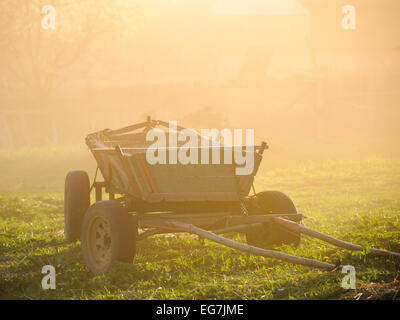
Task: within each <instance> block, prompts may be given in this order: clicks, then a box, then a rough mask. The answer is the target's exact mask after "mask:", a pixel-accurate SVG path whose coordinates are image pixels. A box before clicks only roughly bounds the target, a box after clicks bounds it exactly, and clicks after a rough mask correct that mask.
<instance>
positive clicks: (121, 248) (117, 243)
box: [81, 200, 138, 275]
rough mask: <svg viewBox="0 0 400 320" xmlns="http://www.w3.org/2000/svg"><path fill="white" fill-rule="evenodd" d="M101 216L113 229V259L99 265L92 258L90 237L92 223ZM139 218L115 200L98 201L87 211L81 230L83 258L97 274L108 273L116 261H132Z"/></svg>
mask: <svg viewBox="0 0 400 320" xmlns="http://www.w3.org/2000/svg"><path fill="white" fill-rule="evenodd" d="M98 216H101V217H102V218H103V219H105V220H106V221H107V223H108V224H109V226H110V229H111V259H110V260H111V261H110V263H108V264H107V265H105V266H100V267H99V266H98V265H96V264H95V263H93V261H92V260H91V259H90V252H89V250H90V249H89V245H88V237H89V236H90V235H89V230H90V223H91V222H92V221H93V219H94V218H95V217H98ZM137 233H138V228H137V219H136V218H135V217H134V216H132V215H130V214H129V213H128V212H127V211H126V209H125V208H124V207H123V206H121V204H120V203H119V202H118V201H115V200H103V201H98V202H96V203H94V204H93V205H91V206H90V207H89V209H88V211H87V212H86V214H85V216H84V219H83V224H82V231H81V235H82V236H81V243H82V253H83V258H84V260H85V262H86V265H87V266H88V268H89V269H90V270H91V271H92V272H93V274H95V275H100V274H103V273H106V272H107V271H108V270H109V269H110V268H111V267H112V266H113V264H114V262H115V261H120V262H124V263H132V262H133V258H134V256H135V253H136V238H137Z"/></svg>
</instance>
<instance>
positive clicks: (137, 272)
mask: <svg viewBox="0 0 400 320" xmlns="http://www.w3.org/2000/svg"><path fill="white" fill-rule="evenodd" d="M29 152H30V153H29ZM29 152H28V151H24V152H21V153H20V154H13V155H8V154H0V166H1V167H2V175H3V177H2V182H1V184H0V189H1V190H2V192H1V193H0V194H1V196H0V299H10V298H16V299H351V298H354V297H355V296H356V295H357V297H360V298H361V299H364V298H368V297H371V298H373V299H375V298H387V299H391V298H392V297H393V296H394V295H395V292H396V290H399V289H400V288H399V287H400V284H399V283H400V282H399V281H397V280H396V277H399V270H400V265H399V262H395V261H393V260H391V259H387V258H381V257H380V258H377V257H372V256H370V255H368V254H367V252H359V253H351V252H349V251H346V250H342V249H337V248H335V247H333V246H331V245H328V244H325V243H323V242H320V241H318V240H315V239H309V238H305V239H304V240H303V241H302V244H301V245H300V246H299V247H298V248H293V247H290V246H285V247H283V248H282V249H281V250H282V251H284V252H288V253H291V254H295V255H299V256H302V257H307V258H312V259H316V260H320V261H326V262H330V263H336V262H337V261H339V260H340V261H341V262H342V264H350V265H353V266H354V267H355V268H356V271H357V274H356V277H357V288H356V290H344V289H342V288H341V280H342V277H343V276H344V275H343V274H341V273H340V271H339V272H324V271H319V270H311V269H308V268H306V267H302V266H297V265H292V264H288V263H285V262H281V261H277V260H272V259H265V258H262V257H257V256H251V255H247V254H244V253H242V252H238V251H235V250H232V249H229V248H226V247H223V246H220V245H218V244H215V243H212V242H209V241H205V245H203V244H202V243H201V242H199V241H198V240H197V239H196V237H192V236H188V235H185V234H183V235H173V236H162V235H159V236H154V237H151V238H148V239H145V240H143V241H142V242H140V243H138V252H137V256H136V257H135V261H134V264H132V265H126V264H117V265H115V267H114V268H113V269H112V270H111V272H110V273H108V274H107V275H102V276H97V277H94V276H93V275H92V274H91V273H90V272H89V271H88V269H87V268H86V266H85V265H84V262H83V258H82V254H81V249H80V243H79V242H78V243H74V244H68V243H66V242H65V240H64V238H63V233H62V230H63V194H62V188H63V179H64V175H65V173H66V171H67V170H69V169H76V168H83V169H88V168H90V170H91V171H90V173H91V174H92V173H93V169H94V168H93V162H92V161H91V160H90V157H89V155H87V154H86V153H83V152H81V151H76V150H73V149H71V150H55V151H52V152H50V153H49V154H47V155H42V154H41V153H40V152H36V153H35V151H34V150H30V151H29ZM28 153H29V154H28ZM266 161H267V160H266ZM4 168H6V170H3V169H4ZM21 168H24V170H23V171H21ZM256 189H257V191H261V190H281V191H284V192H285V193H287V194H288V195H289V196H290V197H291V198H292V199H293V201H294V202H295V204H296V206H297V207H298V210H299V211H300V212H301V213H303V214H304V215H305V216H307V219H306V221H305V222H306V225H307V226H309V227H311V228H313V229H316V230H319V231H321V232H324V233H328V234H330V235H332V236H335V237H338V238H340V239H344V240H348V241H352V242H355V243H357V244H361V245H364V246H366V247H375V248H381V249H387V250H392V251H396V252H400V215H399V211H400V160H399V159H393V158H392V159H390V158H371V159H368V160H358V161H351V160H343V161H340V160H335V161H322V162H309V163H305V164H302V165H298V166H297V167H292V168H286V169H279V168H277V169H274V170H272V171H270V172H264V173H263V174H262V175H260V176H259V177H258V178H257V181H256ZM236 239H237V240H238V241H244V240H245V239H244V238H243V237H240V236H236ZM47 264H51V265H54V266H55V267H56V271H57V289H56V290H46V291H45V290H42V289H41V279H42V277H43V276H44V275H43V274H41V269H42V267H43V266H44V265H47ZM399 278H400V277H399ZM398 296H400V293H399V294H398Z"/></svg>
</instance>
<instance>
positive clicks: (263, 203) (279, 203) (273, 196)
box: [246, 191, 301, 249]
mask: <svg viewBox="0 0 400 320" xmlns="http://www.w3.org/2000/svg"><path fill="white" fill-rule="evenodd" d="M248 207H249V214H250V215H252V214H269V213H270V214H282V213H288V214H290V213H297V209H296V207H295V205H294V204H293V202H292V200H291V199H290V198H289V197H288V196H287V195H286V194H284V193H282V192H280V191H263V192H260V193H258V194H257V196H256V197H255V199H252V200H250V201H249V203H248ZM300 238H301V234H300V233H294V232H293V231H288V230H285V229H283V228H281V227H280V226H278V225H277V224H275V223H273V222H268V223H264V224H263V226H262V227H256V228H251V229H250V230H248V231H246V239H247V243H248V244H249V245H252V246H256V247H259V248H264V249H270V248H273V247H277V246H280V245H282V244H294V245H295V246H297V245H299V244H300Z"/></svg>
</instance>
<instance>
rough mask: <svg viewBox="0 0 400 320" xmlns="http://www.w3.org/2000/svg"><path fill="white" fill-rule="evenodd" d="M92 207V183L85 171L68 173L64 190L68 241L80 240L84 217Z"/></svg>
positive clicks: (65, 227)
mask: <svg viewBox="0 0 400 320" xmlns="http://www.w3.org/2000/svg"><path fill="white" fill-rule="evenodd" d="M89 206H90V182H89V176H88V174H87V173H86V172H85V171H71V172H68V174H67V176H66V178H65V189H64V234H65V238H66V239H67V240H68V241H71V242H74V241H77V240H78V239H79V238H80V233H81V226H82V219H83V215H84V214H85V212H86V210H87V209H88V208H89Z"/></svg>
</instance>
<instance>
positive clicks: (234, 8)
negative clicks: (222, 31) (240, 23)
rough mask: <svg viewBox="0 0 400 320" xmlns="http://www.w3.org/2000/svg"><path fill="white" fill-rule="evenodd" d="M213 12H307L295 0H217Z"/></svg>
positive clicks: (284, 13)
mask: <svg viewBox="0 0 400 320" xmlns="http://www.w3.org/2000/svg"><path fill="white" fill-rule="evenodd" d="M214 12H215V13H221V14H283V15H287V14H307V10H306V9H304V8H303V7H302V6H301V5H300V4H299V3H298V2H297V1H296V0H217V1H216V3H215V6H214Z"/></svg>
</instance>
